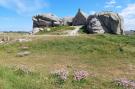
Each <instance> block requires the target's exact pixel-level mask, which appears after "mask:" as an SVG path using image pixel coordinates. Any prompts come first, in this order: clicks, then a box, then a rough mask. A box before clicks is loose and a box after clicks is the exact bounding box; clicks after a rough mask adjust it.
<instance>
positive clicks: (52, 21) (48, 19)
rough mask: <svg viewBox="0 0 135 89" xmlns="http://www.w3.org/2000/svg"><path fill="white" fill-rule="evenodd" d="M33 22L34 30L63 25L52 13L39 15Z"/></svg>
mask: <svg viewBox="0 0 135 89" xmlns="http://www.w3.org/2000/svg"><path fill="white" fill-rule="evenodd" d="M32 20H33V28H35V27H38V28H40V27H51V26H57V25H60V24H61V19H60V18H59V17H57V16H56V15H53V14H51V13H48V14H39V15H37V16H34V17H33V18H32Z"/></svg>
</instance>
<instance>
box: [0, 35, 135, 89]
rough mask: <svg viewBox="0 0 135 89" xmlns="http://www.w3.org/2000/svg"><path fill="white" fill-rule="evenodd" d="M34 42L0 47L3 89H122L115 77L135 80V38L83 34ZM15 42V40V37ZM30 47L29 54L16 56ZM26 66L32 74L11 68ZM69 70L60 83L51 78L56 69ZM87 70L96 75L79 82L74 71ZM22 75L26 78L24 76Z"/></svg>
mask: <svg viewBox="0 0 135 89" xmlns="http://www.w3.org/2000/svg"><path fill="white" fill-rule="evenodd" d="M29 38H31V39H33V41H32V42H27V43H18V42H16V43H11V44H5V45H0V54H1V55H0V64H1V65H2V66H3V67H2V66H1V67H0V89H123V88H122V87H120V86H116V85H115V84H114V83H113V82H112V81H113V80H114V79H116V78H128V79H133V80H135V66H134V65H135V36H121V35H109V34H104V35H81V36H78V37H64V36H63V37H62V36H52V37H47V36H34V37H29ZM12 39H14V37H12ZM21 46H28V47H29V49H28V51H30V52H31V54H30V55H28V56H25V57H16V54H17V53H18V52H20V51H22V49H20V47H21ZM14 65H18V66H19V65H25V66H26V67H27V68H28V69H32V70H33V71H32V74H31V73H30V74H26V73H25V72H23V74H22V72H21V75H20V72H19V74H18V73H16V71H15V70H14V69H12V66H14ZM61 68H64V69H66V70H68V71H69V77H68V79H67V80H66V81H65V82H64V83H63V84H59V83H58V82H57V79H56V78H54V77H52V76H50V72H51V71H53V70H55V69H61ZM76 69H79V70H86V71H88V72H89V73H90V74H94V75H95V76H89V77H88V78H87V79H86V81H80V82H76V81H74V80H73V78H72V73H73V70H76ZM22 75H23V76H22Z"/></svg>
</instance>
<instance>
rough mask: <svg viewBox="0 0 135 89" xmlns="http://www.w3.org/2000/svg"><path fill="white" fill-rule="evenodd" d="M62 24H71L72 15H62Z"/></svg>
mask: <svg viewBox="0 0 135 89" xmlns="http://www.w3.org/2000/svg"><path fill="white" fill-rule="evenodd" d="M62 22H63V25H68V26H71V25H72V22H73V17H64V18H63V19H62Z"/></svg>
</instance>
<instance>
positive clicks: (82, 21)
mask: <svg viewBox="0 0 135 89" xmlns="http://www.w3.org/2000/svg"><path fill="white" fill-rule="evenodd" d="M87 18H88V15H87V14H86V13H84V12H83V11H81V10H80V9H79V10H78V12H77V14H76V16H75V17H74V19H73V22H72V25H73V26H78V25H86V22H87Z"/></svg>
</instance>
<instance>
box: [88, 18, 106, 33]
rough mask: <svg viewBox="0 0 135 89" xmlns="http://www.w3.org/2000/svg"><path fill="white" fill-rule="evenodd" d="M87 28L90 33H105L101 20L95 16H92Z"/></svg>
mask: <svg viewBox="0 0 135 89" xmlns="http://www.w3.org/2000/svg"><path fill="white" fill-rule="evenodd" d="M87 29H88V31H89V33H104V32H105V31H104V29H103V27H102V25H101V23H100V21H99V20H98V19H97V18H96V17H95V16H90V17H89V20H88V26H87Z"/></svg>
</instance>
